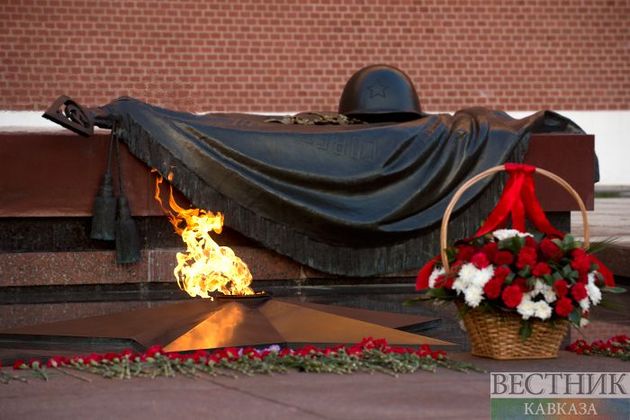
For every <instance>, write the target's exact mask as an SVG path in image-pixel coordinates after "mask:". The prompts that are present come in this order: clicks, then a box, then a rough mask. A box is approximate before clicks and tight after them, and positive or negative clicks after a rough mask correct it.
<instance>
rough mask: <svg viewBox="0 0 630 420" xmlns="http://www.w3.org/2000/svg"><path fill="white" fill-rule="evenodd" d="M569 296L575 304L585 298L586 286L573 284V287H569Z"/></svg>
mask: <svg viewBox="0 0 630 420" xmlns="http://www.w3.org/2000/svg"><path fill="white" fill-rule="evenodd" d="M571 296H573V299H575V300H576V301H577V302H579V301H581V300H582V299H585V298H587V297H588V293H587V291H586V286H584V283H576V284H574V285H573V287H571Z"/></svg>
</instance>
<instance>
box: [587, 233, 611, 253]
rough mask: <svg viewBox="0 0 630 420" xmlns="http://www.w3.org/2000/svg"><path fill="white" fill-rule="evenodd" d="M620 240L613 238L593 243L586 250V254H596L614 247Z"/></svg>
mask: <svg viewBox="0 0 630 420" xmlns="http://www.w3.org/2000/svg"><path fill="white" fill-rule="evenodd" d="M618 240H619V238H618V237H616V236H613V237H610V238H606V239H604V240H603V241H597V242H591V243H590V244H589V246H588V248H587V249H586V252H588V253H589V254H596V253H598V252H601V251H603V250H605V249H607V248H611V247H614V246H615V244H616V242H617V241H618Z"/></svg>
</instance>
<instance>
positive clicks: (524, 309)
mask: <svg viewBox="0 0 630 420" xmlns="http://www.w3.org/2000/svg"><path fill="white" fill-rule="evenodd" d="M516 312H518V313H519V314H521V316H522V317H523V319H529V318H531V317H532V316H534V314H535V313H536V304H535V303H534V302H533V301H532V300H531V298H530V297H529V296H527V295H525V296H523V300H521V303H519V305H518V306H517V307H516Z"/></svg>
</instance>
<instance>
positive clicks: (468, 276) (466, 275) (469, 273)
mask: <svg viewBox="0 0 630 420" xmlns="http://www.w3.org/2000/svg"><path fill="white" fill-rule="evenodd" d="M478 271H479V270H478V269H477V267H475V264H473V263H467V264H464V265H462V268H461V269H460V270H459V274H458V276H457V278H459V279H461V280H462V282H463V284H464V287H467V286H468V285H469V284H471V283H472V281H473V279H474V278H475V276H477V272H478Z"/></svg>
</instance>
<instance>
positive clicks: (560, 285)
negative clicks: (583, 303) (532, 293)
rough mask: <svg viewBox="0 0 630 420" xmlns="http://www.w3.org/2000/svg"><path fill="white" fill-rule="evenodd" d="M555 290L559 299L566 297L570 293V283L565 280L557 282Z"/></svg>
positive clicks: (554, 285) (554, 286)
mask: <svg viewBox="0 0 630 420" xmlns="http://www.w3.org/2000/svg"><path fill="white" fill-rule="evenodd" d="M553 290H555V291H556V294H557V295H558V297H565V296H566V295H567V294H568V293H569V283H567V281H566V280H564V279H560V280H556V282H555V283H554V284H553Z"/></svg>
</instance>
